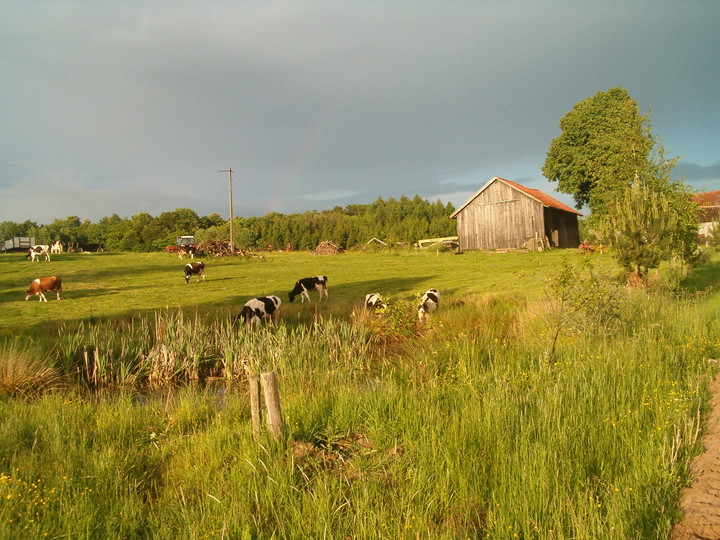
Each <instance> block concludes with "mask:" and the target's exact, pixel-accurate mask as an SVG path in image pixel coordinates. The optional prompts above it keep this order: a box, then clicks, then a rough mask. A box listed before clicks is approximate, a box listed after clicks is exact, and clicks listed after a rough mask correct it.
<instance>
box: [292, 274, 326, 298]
mask: <svg viewBox="0 0 720 540" xmlns="http://www.w3.org/2000/svg"><path fill="white" fill-rule="evenodd" d="M308 291H319V292H320V296H319V297H318V302H319V301H320V300H322V296H323V293H325V296H326V297H327V296H328V288H327V276H315V277H306V278H302V279H300V280H298V281H297V282H296V283H295V288H294V289H293V290H292V291H290V293H289V294H288V296H289V297H290V302H292V301H293V300H295V297H296V296H297V295H298V294H299V295H300V301H301V302H304V301H305V299H306V298H307V301H308V303H310V295H309V294H308Z"/></svg>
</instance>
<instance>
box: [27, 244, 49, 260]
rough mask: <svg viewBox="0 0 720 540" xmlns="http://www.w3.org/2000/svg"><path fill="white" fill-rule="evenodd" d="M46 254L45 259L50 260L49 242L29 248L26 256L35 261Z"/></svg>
mask: <svg viewBox="0 0 720 540" xmlns="http://www.w3.org/2000/svg"><path fill="white" fill-rule="evenodd" d="M41 255H44V256H45V260H46V261H49V260H50V246H49V245H47V244H40V245H37V246H33V247H31V248H30V249H28V253H27V255H26V256H25V258H26V259H28V260H30V261H33V262H35V259H37V260H40V256H41Z"/></svg>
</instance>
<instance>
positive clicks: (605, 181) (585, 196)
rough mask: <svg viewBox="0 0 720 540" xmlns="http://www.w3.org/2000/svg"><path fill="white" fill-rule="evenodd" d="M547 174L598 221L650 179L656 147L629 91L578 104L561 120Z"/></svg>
mask: <svg viewBox="0 0 720 540" xmlns="http://www.w3.org/2000/svg"><path fill="white" fill-rule="evenodd" d="M560 131H561V132H560V135H558V136H557V137H556V138H555V139H553V141H552V142H551V143H550V148H549V149H548V152H547V157H546V159H545V164H544V165H543V168H542V172H543V175H545V177H546V178H548V179H549V180H550V181H552V182H557V183H558V187H557V189H558V191H561V192H563V193H568V194H571V195H572V196H573V199H575V203H576V205H577V207H578V208H580V207H582V206H584V205H587V206H589V207H590V210H591V211H592V214H593V216H594V218H598V217H600V216H602V215H603V214H605V213H606V211H607V209H608V205H609V204H612V202H613V201H615V200H616V199H617V198H618V197H619V196H621V195H622V194H623V193H624V187H625V186H628V185H630V184H631V183H632V182H633V180H635V179H636V178H638V177H639V176H640V175H642V174H644V173H645V171H646V169H647V163H648V157H649V155H650V152H651V150H652V149H653V146H654V141H653V137H652V135H651V133H650V129H649V124H648V119H647V116H643V115H641V114H640V112H639V111H638V107H637V103H636V102H635V100H634V99H632V98H631V97H630V94H629V93H628V92H627V90H625V89H624V88H621V87H617V88H612V89H610V90H608V91H606V92H598V93H597V94H595V95H594V96H592V97H590V98H587V99H584V100H582V101H580V102H578V103H577V104H576V105H575V107H573V109H572V110H571V111H570V112H568V113H567V114H566V115H565V116H563V117H562V119H561V120H560Z"/></svg>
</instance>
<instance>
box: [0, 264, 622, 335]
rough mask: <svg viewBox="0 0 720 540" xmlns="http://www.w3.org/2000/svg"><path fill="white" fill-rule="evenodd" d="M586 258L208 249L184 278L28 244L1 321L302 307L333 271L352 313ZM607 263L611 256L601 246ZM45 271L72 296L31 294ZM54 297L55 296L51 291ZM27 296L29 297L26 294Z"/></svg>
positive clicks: (541, 275) (333, 288)
mask: <svg viewBox="0 0 720 540" xmlns="http://www.w3.org/2000/svg"><path fill="white" fill-rule="evenodd" d="M568 258H569V259H581V258H582V256H581V255H578V254H577V253H575V252H574V250H558V251H553V252H550V253H544V254H543V253H504V254H500V253H497V254H481V253H466V254H464V255H461V256H458V255H452V254H450V253H441V254H439V255H438V254H436V253H435V252H399V253H397V254H371V255H367V254H360V253H346V254H343V255H341V256H313V255H309V254H308V253H297V252H296V253H263V254H262V259H250V258H243V257H237V258H234V259H227V258H210V259H203V260H204V261H205V263H206V270H205V273H206V280H205V281H204V282H201V283H196V281H197V280H196V278H195V277H193V279H192V280H191V282H190V283H189V284H186V283H185V282H184V280H183V277H182V275H183V266H184V265H185V263H187V262H190V259H189V258H187V257H186V258H184V259H182V260H180V259H179V258H178V257H177V256H174V255H170V254H166V253H132V254H118V253H67V254H61V255H53V256H52V260H51V261H50V262H35V263H34V264H31V263H30V262H29V261H26V260H25V259H24V254H20V253H14V254H5V255H0V264H2V265H3V268H4V269H5V272H3V276H2V277H0V303H2V305H3V309H2V312H1V313H0V328H2V329H4V330H3V331H4V332H5V333H8V332H10V333H13V334H19V333H20V334H21V333H26V332H30V333H32V332H34V327H35V326H36V325H46V323H48V322H65V321H73V320H74V321H81V320H85V319H88V318H102V317H117V316H124V315H128V314H132V313H139V312H143V311H147V310H154V309H158V308H165V307H168V308H177V307H178V306H183V307H185V308H193V309H196V310H200V311H217V310H218V309H220V310H227V311H228V312H229V313H237V312H238V311H239V310H240V308H241V307H242V305H243V304H244V303H245V302H246V301H247V300H248V299H250V298H253V297H256V296H263V295H268V294H276V295H278V296H280V297H281V299H282V301H283V307H282V311H283V312H284V313H285V315H286V316H290V317H292V316H296V315H297V314H298V312H300V311H301V307H300V302H299V298H298V299H297V300H296V303H295V304H293V305H290V304H289V303H288V301H287V300H288V298H287V293H288V291H290V290H291V289H292V287H293V285H294V283H295V281H296V280H298V279H300V278H302V277H306V276H316V275H319V274H324V275H327V276H328V278H329V290H330V295H331V296H330V298H331V300H332V301H331V302H330V303H329V304H328V305H327V306H323V307H322V309H323V310H327V311H323V313H325V314H333V315H337V316H341V317H347V315H348V314H349V312H350V310H351V308H352V306H353V305H356V304H359V303H362V301H363V299H364V298H365V295H366V294H368V293H371V292H376V291H377V292H380V293H381V294H383V295H386V296H390V297H393V298H397V299H402V298H405V299H410V298H415V296H416V295H418V294H422V293H423V292H424V291H425V290H427V289H428V288H430V287H436V288H438V289H439V290H440V291H441V294H443V296H446V295H447V296H450V297H451V296H462V295H478V294H500V295H502V294H506V293H510V294H520V295H525V294H527V295H530V296H537V295H540V294H542V293H543V290H544V288H545V287H546V285H547V278H548V277H549V276H550V275H551V274H552V268H553V267H554V266H556V265H557V264H558V263H559V262H560V261H561V260H565V259H568ZM594 260H596V261H599V263H598V264H599V265H601V266H603V265H605V266H607V265H610V264H611V263H610V259H609V258H608V257H607V256H602V257H598V258H596V259H594ZM40 275H43V276H47V275H60V276H62V278H63V294H62V295H61V297H62V298H63V301H62V302H61V303H59V304H57V305H56V304H54V302H53V301H54V298H55V295H54V293H50V294H49V295H46V296H47V297H48V299H49V301H48V303H47V304H46V305H40V302H38V301H37V298H36V297H35V298H33V299H31V300H28V301H27V302H22V299H23V298H24V296H25V294H24V293H25V290H26V289H27V287H28V285H29V284H30V282H31V281H32V280H33V279H35V278H36V277H39V276H40ZM50 297H52V300H53V301H50ZM18 300H20V302H19V301H18Z"/></svg>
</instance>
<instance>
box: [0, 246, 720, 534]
mask: <svg viewBox="0 0 720 540" xmlns="http://www.w3.org/2000/svg"><path fill="white" fill-rule="evenodd" d="M588 261H592V263H593V268H592V270H591V269H590V268H589V267H588V266H587V264H586V263H587V262H588ZM185 262H187V259H186V260H184V261H180V260H179V259H178V258H177V257H174V256H171V255H167V254H162V253H157V254H112V253H108V254H87V255H84V254H67V255H60V256H57V257H53V260H52V261H51V262H50V263H34V264H31V263H29V262H27V261H24V260H22V258H21V256H19V255H13V254H8V255H3V256H0V264H1V265H2V267H3V270H4V271H3V272H2V274H1V275H2V277H1V278H0V301H1V302H2V310H0V328H2V334H3V335H0V538H9V539H16V538H17V539H24V538H88V539H94V538H113V539H114V538H118V539H120V538H123V539H125V538H157V539H165V538H183V539H185V538H187V539H193V540H194V539H205V538H212V539H215V538H217V539H225V538H240V539H245V538H249V539H265V538H283V539H284V538H292V539H294V538H328V539H334V538H337V539H345V538H363V539H364V538H368V539H375V538H380V539H414V538H442V539H455V538H497V539H515V538H521V539H531V538H533V539H534V538H539V539H547V540H561V539H567V540H570V539H606V538H607V539H618V540H625V539H627V538H667V537H668V533H669V530H670V527H671V526H672V524H673V523H674V522H675V521H676V520H678V519H679V518H680V515H679V512H678V510H677V501H678V497H679V494H680V490H681V488H682V487H683V486H684V485H686V484H687V483H688V482H689V478H688V474H687V465H688V463H689V461H690V459H692V457H693V456H694V455H696V454H697V453H698V452H700V451H701V450H702V446H701V443H700V440H701V439H700V438H701V436H702V430H703V428H704V421H703V415H704V413H705V411H706V410H707V404H708V402H709V395H708V391H707V384H708V381H709V380H710V379H711V377H713V376H714V374H715V371H716V369H717V362H718V360H720V325H718V320H720V293H719V292H718V291H717V286H718V285H719V284H720V283H719V280H720V257H717V256H716V257H715V258H714V259H712V260H711V261H709V262H708V263H707V264H705V265H703V266H702V267H699V268H697V269H695V270H694V271H693V272H692V273H691V274H690V275H689V276H688V278H687V279H686V281H685V284H684V286H683V288H681V290H680V291H670V290H665V289H663V288H662V287H659V286H654V287H653V288H652V290H643V291H637V290H635V291H628V290H626V289H625V287H624V286H622V285H619V284H618V283H617V281H616V280H614V279H612V276H613V274H615V273H617V269H616V268H615V266H614V265H613V263H612V261H611V259H610V258H609V257H608V256H607V255H605V256H592V257H587V256H581V255H579V254H577V253H575V252H573V251H551V252H547V253H507V254H501V253H491V254H486V253H467V254H465V255H453V254H451V253H439V254H438V253H434V252H418V253H415V252H401V253H398V254H382V253H378V254H355V253H349V254H343V255H340V256H323V257H316V256H312V255H309V254H307V253H290V254H285V253H273V254H263V258H262V259H245V258H242V259H241V258H236V259H232V260H228V259H213V260H207V280H206V281H205V282H204V283H203V282H201V283H196V282H195V280H193V281H192V282H191V283H190V284H187V285H186V284H185V283H184V281H183V278H182V266H183V264H184V263H185ZM41 269H42V270H43V271H40V270H41ZM47 274H60V275H62V277H63V279H64V282H65V286H64V289H65V291H64V294H63V299H62V300H61V301H56V300H55V299H54V296H53V295H50V296H51V297H50V296H49V297H48V302H47V304H45V303H40V302H38V301H37V300H36V299H33V300H29V301H27V302H25V301H24V300H23V291H24V290H25V288H26V287H27V285H28V284H29V282H30V281H31V280H32V279H33V278H34V277H38V276H40V275H47ZM317 274H326V275H327V276H328V277H329V285H330V298H329V301H328V302H325V300H323V302H322V303H321V304H319V305H317V304H315V303H313V305H312V307H309V306H307V305H304V306H302V305H300V304H299V303H297V301H296V303H295V304H292V305H288V303H287V302H285V304H284V305H283V308H284V311H283V313H284V315H283V319H282V322H281V324H280V325H279V327H278V328H268V329H261V330H258V331H251V332H249V331H246V329H244V328H242V327H240V328H237V327H235V328H233V327H232V326H231V325H230V315H232V314H234V313H236V312H237V311H238V310H239V306H240V305H242V303H243V302H244V301H245V300H247V299H248V298H250V297H253V296H258V295H265V294H278V295H280V296H281V297H282V299H283V301H285V300H286V298H287V292H288V291H289V290H290V288H291V287H292V285H293V283H294V281H295V280H296V279H298V278H299V277H305V276H311V275H317ZM605 274H607V275H605ZM429 287H436V288H438V289H439V290H440V291H441V293H442V295H443V296H442V299H441V307H440V310H439V311H438V312H437V313H435V314H433V316H431V317H430V318H429V320H428V321H427V322H426V323H424V324H418V323H417V322H416V320H415V319H416V317H415V315H414V313H413V310H412V306H413V304H412V303H411V302H410V300H412V301H414V299H415V298H416V295H418V294H419V293H422V292H423V291H424V290H426V289H427V288H429ZM374 291H377V292H380V293H382V294H384V295H386V296H388V297H391V298H393V299H395V300H396V302H395V304H394V305H393V306H391V309H388V310H387V311H386V312H384V313H381V314H379V315H370V314H366V313H363V314H358V313H355V314H352V310H353V308H354V307H355V306H358V305H359V304H360V303H361V302H362V300H363V298H364V296H365V294H367V293H368V292H374ZM315 321H318V322H321V323H322V324H314V322H315ZM245 365H248V367H249V368H250V369H251V370H257V371H265V370H274V371H275V372H276V374H277V376H278V381H279V387H280V396H281V402H282V411H283V416H284V421H285V431H284V434H283V436H282V437H281V439H280V440H275V439H273V438H272V437H270V436H269V434H268V433H266V432H263V433H262V434H261V435H260V437H259V439H258V440H253V437H252V434H251V421H250V407H249V403H248V402H249V400H248V390H247V382H246V380H245V377H244V374H245V371H244V370H245ZM202 372H205V373H206V374H210V375H212V377H209V378H206V379H204V380H200V377H198V374H199V373H202Z"/></svg>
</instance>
